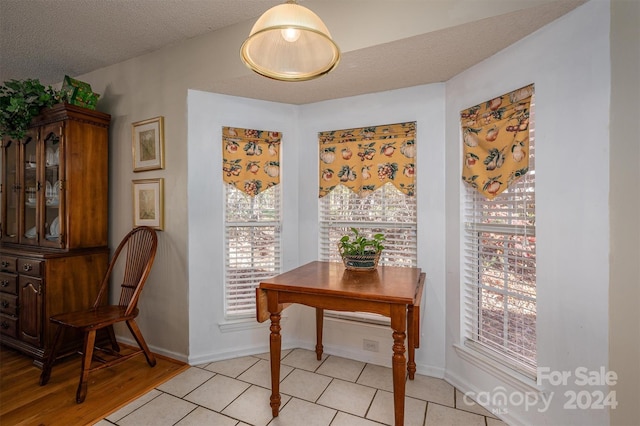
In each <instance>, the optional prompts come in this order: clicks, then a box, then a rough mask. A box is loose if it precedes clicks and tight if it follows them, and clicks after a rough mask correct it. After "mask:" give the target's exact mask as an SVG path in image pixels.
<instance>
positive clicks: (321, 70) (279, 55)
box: [240, 1, 340, 81]
mask: <svg viewBox="0 0 640 426" xmlns="http://www.w3.org/2000/svg"><path fill="white" fill-rule="evenodd" d="M240 56H241V57H242V60H243V61H244V63H245V64H246V65H247V66H248V67H249V68H251V69H252V70H253V71H255V72H257V73H258V74H260V75H263V76H265V77H269V78H273V79H275V80H282V81H303V80H311V79H313V78H316V77H320V76H321V75H324V74H326V73H328V72H329V71H331V70H332V69H334V68H335V67H336V65H337V64H338V61H339V60H340V49H339V48H338V46H337V45H336V44H335V42H334V41H333V40H332V39H331V34H329V30H328V29H327V27H326V26H325V25H324V23H323V22H322V20H321V19H320V18H319V17H318V15H316V14H315V13H313V12H312V11H311V10H309V9H307V8H306V7H304V6H300V5H299V4H296V3H295V1H289V2H287V3H285V4H281V5H278V6H275V7H272V8H271V9H269V10H267V11H266V12H265V13H264V14H263V15H262V16H261V17H260V18H259V19H258V20H257V21H256V23H255V24H254V25H253V28H252V29H251V33H250V34H249V37H248V38H247V39H246V40H245V42H244V43H243V44H242V47H241V48H240Z"/></svg>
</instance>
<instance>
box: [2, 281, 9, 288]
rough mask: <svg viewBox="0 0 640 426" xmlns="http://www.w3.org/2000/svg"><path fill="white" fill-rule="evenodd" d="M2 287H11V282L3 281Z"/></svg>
mask: <svg viewBox="0 0 640 426" xmlns="http://www.w3.org/2000/svg"><path fill="white" fill-rule="evenodd" d="M1 285H2V287H9V281H7V280H2V284H1Z"/></svg>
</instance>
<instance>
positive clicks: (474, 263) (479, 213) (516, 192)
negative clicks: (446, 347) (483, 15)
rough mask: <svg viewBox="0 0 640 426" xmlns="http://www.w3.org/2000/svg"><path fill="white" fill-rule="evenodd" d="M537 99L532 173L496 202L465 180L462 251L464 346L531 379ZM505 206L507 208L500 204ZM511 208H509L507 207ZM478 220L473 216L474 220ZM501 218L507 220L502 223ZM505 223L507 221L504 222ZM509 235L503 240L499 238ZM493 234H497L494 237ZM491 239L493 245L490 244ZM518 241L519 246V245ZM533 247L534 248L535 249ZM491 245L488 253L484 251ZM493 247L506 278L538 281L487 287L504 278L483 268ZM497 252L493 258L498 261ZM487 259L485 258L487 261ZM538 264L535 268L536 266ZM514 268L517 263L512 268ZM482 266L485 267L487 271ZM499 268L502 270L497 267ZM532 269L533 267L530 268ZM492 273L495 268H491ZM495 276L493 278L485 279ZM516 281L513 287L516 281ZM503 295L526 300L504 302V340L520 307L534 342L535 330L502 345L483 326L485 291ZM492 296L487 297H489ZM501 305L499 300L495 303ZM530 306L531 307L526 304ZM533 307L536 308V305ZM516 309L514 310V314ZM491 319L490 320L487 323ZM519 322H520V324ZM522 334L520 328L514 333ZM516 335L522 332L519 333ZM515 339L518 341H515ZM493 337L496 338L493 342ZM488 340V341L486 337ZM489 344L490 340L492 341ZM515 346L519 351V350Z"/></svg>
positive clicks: (531, 136) (533, 368)
mask: <svg viewBox="0 0 640 426" xmlns="http://www.w3.org/2000/svg"><path fill="white" fill-rule="evenodd" d="M534 99H535V95H534V96H533V97H532V100H531V105H530V108H531V115H530V116H531V121H530V128H529V172H528V173H527V174H525V175H524V176H522V177H521V178H520V179H519V180H518V181H517V182H514V183H512V185H511V186H510V187H509V188H508V189H507V190H506V191H504V192H503V193H501V194H500V195H498V196H497V197H496V198H494V199H493V200H486V199H485V198H484V196H483V195H482V194H480V193H479V192H478V191H476V190H475V189H474V188H472V187H471V186H469V185H466V184H464V183H463V186H464V188H463V194H462V200H463V203H462V205H461V216H462V238H461V240H462V252H461V260H460V267H461V280H460V281H461V300H460V307H461V314H460V315H461V324H462V336H461V337H462V343H463V345H464V346H466V347H469V348H472V349H474V350H475V351H478V352H480V353H481V354H482V355H484V356H486V357H488V358H489V359H491V360H493V361H495V362H497V363H498V364H500V365H502V366H504V367H506V368H508V369H510V370H512V371H515V372H517V373H519V374H522V375H524V376H525V377H527V378H530V379H533V380H535V379H536V376H537V340H538V335H537V297H536V295H537V288H536V281H537V273H536V249H535V245H536V234H535V196H536V194H535V124H534V122H535V118H534V115H535V112H534ZM476 205H484V206H485V207H486V206H494V207H496V209H495V210H494V211H493V214H489V213H490V212H489V211H488V210H487V209H486V208H485V209H479V210H476ZM500 206H502V207H500ZM504 206H508V207H504ZM474 217H475V218H476V219H475V220H472V219H473V218H474ZM501 222H502V223H501ZM505 222H506V223H505ZM500 235H502V236H506V235H508V236H509V237H508V238H505V239H504V241H506V243H505V242H504V241H503V242H501V239H500V238H499V237H496V236H500ZM489 236H492V237H491V238H490V237H489ZM483 238H484V240H485V241H486V243H479V241H480V240H482V239H483ZM489 241H491V243H490V242H489ZM518 245H519V246H520V248H519V249H518V248H517V247H518ZM531 247H532V248H531ZM485 249H486V251H485ZM492 250H493V252H494V253H497V254H499V253H500V252H501V251H502V252H503V254H502V257H503V258H504V259H506V262H502V265H503V266H506V268H503V269H504V271H505V273H504V276H505V277H517V276H520V275H527V277H528V278H530V276H531V275H533V279H532V280H531V279H529V281H532V282H533V285H530V284H526V282H527V280H528V278H527V277H525V278H524V279H523V280H522V282H520V283H519V284H518V283H517V281H514V280H511V278H506V279H503V282H507V286H506V288H503V289H497V287H495V286H493V287H492V286H491V285H487V284H486V283H487V282H491V281H493V282H496V281H499V278H498V279H496V278H495V277H496V276H498V275H499V274H497V275H496V274H495V271H494V268H490V267H488V266H487V267H483V266H482V259H483V258H484V259H486V258H487V256H484V257H482V256H481V253H484V254H485V255H486V254H487V253H489V252H491V251H492ZM507 251H511V252H515V253H519V254H518V255H515V256H513V255H511V254H509V255H507V254H505V252H507ZM496 257H500V256H497V255H496V256H494V257H493V258H492V259H495V258H496ZM518 262H520V265H528V266H521V268H522V269H521V271H520V272H518V271H517V269H518V268H516V267H515V266H513V265H516V264H518ZM485 263H486V262H485ZM531 264H533V268H531ZM510 266H512V267H511V268H510ZM483 268H484V269H485V270H483ZM525 268H527V270H526V271H525ZM495 269H498V268H495ZM531 269H533V271H531ZM489 271H491V272H489ZM490 274H494V276H493V277H491V279H490V280H487V279H484V280H483V277H484V278H487V277H489V276H490ZM512 284H513V285H512ZM517 287H520V290H517V291H516V288H517ZM526 287H530V289H529V291H531V290H533V295H531V294H527V292H526V291H525V288H526ZM491 291H493V292H494V294H496V295H498V297H497V299H499V297H500V296H501V297H502V298H503V301H504V298H506V299H507V300H514V301H516V300H517V301H518V302H521V303H520V307H518V306H516V303H506V304H504V303H503V313H504V312H506V317H507V318H506V319H504V318H503V324H502V328H503V329H502V331H501V332H502V333H503V335H502V337H501V339H502V340H503V341H505V342H511V340H510V336H509V331H510V329H511V328H516V329H517V327H512V324H513V322H512V323H511V324H510V323H509V316H510V315H513V316H515V315H516V313H517V311H518V310H520V315H521V318H522V319H523V321H522V323H521V325H523V328H524V325H525V324H529V325H530V324H531V318H527V315H526V314H525V312H526V313H528V315H529V316H530V315H531V314H532V313H533V315H534V318H533V328H531V327H528V328H527V330H529V331H530V330H531V329H533V336H534V339H533V340H534V341H533V344H531V342H530V341H528V342H527V341H526V338H529V339H530V337H531V336H530V334H527V335H526V336H521V338H520V342H521V344H520V345H517V344H514V345H511V348H510V346H509V344H503V345H498V344H497V343H496V342H495V340H498V337H499V333H498V332H496V333H494V334H493V336H488V333H487V334H484V333H483V331H482V330H481V328H479V327H481V326H482V324H483V319H484V318H483V316H482V313H483V309H484V307H485V305H483V304H482V300H486V299H482V296H481V295H482V293H483V292H491ZM487 299H488V298H487ZM496 306H499V304H496ZM525 306H527V307H526V308H525ZM532 307H533V309H532ZM512 311H513V313H512ZM488 322H489V321H485V323H488ZM516 325H517V324H516ZM515 334H516V335H517V332H516V333H515ZM516 337H517V336H516ZM516 337H513V339H516ZM491 338H493V341H491ZM483 340H484V341H483ZM487 342H489V343H487ZM514 348H515V349H516V350H515V351H514ZM518 350H520V351H521V352H523V353H524V352H526V351H528V352H529V353H533V358H531V357H526V356H523V355H520V354H518V353H517V352H518Z"/></svg>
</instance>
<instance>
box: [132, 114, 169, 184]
mask: <svg viewBox="0 0 640 426" xmlns="http://www.w3.org/2000/svg"><path fill="white" fill-rule="evenodd" d="M131 133H132V150H133V171H134V172H142V171H145V170H157V169H164V117H155V118H150V119H148V120H143V121H138V122H136V123H133V124H131Z"/></svg>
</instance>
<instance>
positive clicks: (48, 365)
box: [40, 325, 64, 386]
mask: <svg viewBox="0 0 640 426" xmlns="http://www.w3.org/2000/svg"><path fill="white" fill-rule="evenodd" d="M63 335H64V327H63V326H61V325H58V327H57V328H56V333H55V335H54V336H53V343H52V344H51V349H50V351H49V354H48V355H47V357H46V358H45V360H44V364H43V366H42V373H41V374H40V386H44V385H46V384H47V383H48V382H49V378H50V377H51V369H52V368H53V363H54V362H56V353H57V352H58V349H59V348H60V344H61V343H62V336H63Z"/></svg>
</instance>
